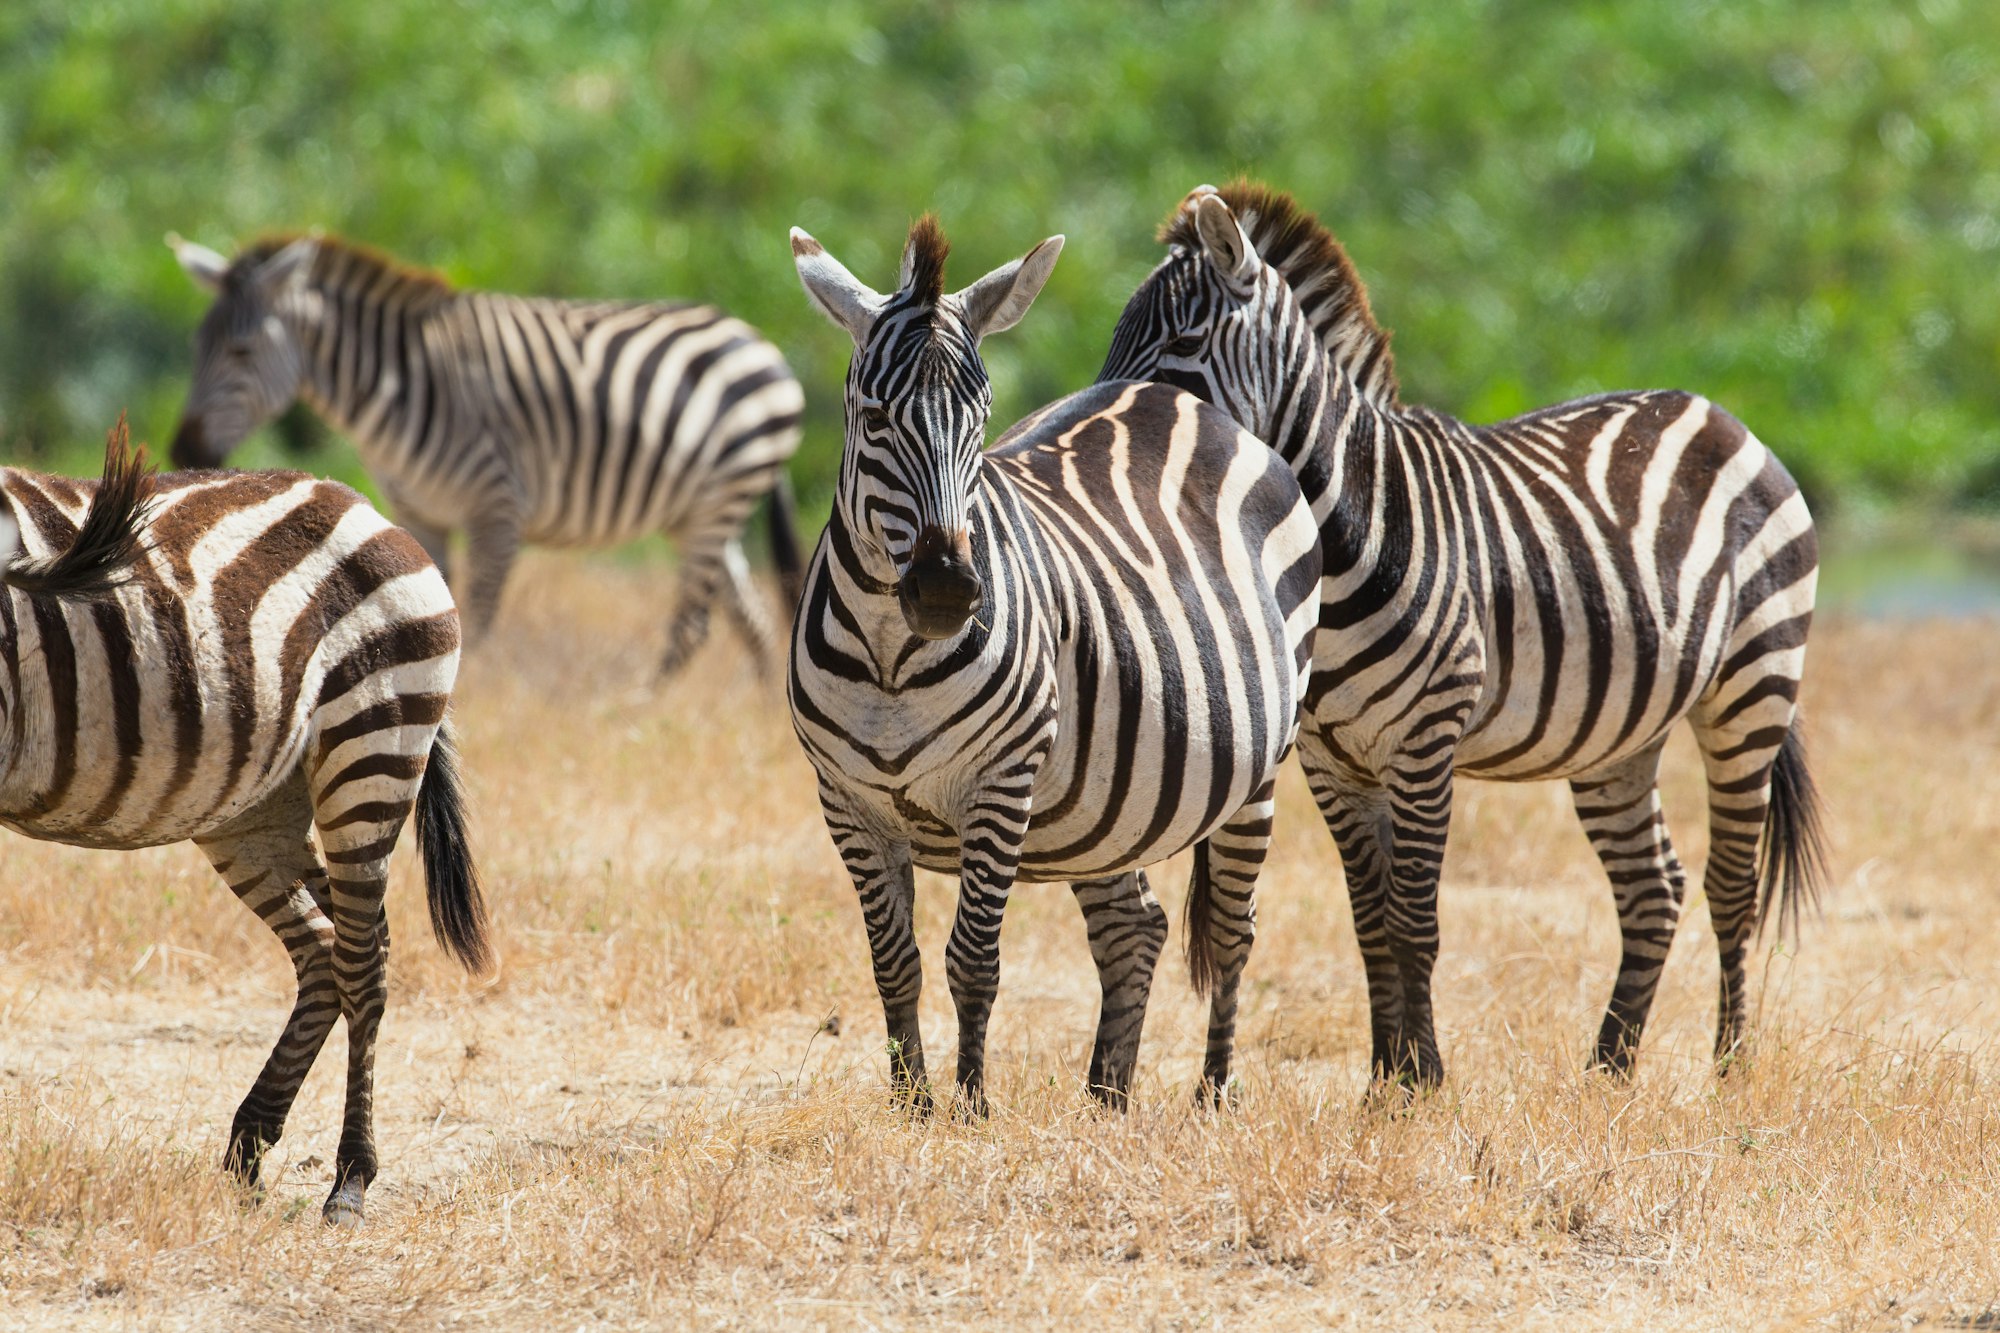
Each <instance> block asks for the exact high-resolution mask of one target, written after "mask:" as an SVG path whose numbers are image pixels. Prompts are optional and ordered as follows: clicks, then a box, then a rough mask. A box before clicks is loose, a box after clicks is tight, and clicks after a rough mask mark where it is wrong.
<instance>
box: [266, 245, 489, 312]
mask: <svg viewBox="0 0 2000 1333" xmlns="http://www.w3.org/2000/svg"><path fill="white" fill-rule="evenodd" d="M311 234H312V233H308V232H297V231H294V232H273V233H271V234H269V235H266V236H260V237H258V238H257V239H256V240H254V241H252V242H251V243H250V244H249V245H248V246H246V247H244V249H243V252H242V253H241V254H239V255H237V256H236V258H235V259H234V260H232V261H231V262H230V265H229V272H230V274H231V275H232V276H233V275H235V274H237V273H250V272H252V271H254V270H255V269H256V268H257V266H258V265H260V264H262V263H263V262H264V261H265V260H267V259H269V258H270V257H271V256H272V255H275V254H277V253H278V252H279V251H280V250H282V249H284V248H285V247H286V246H288V245H290V244H291V243H292V242H294V241H297V240H301V239H303V238H305V237H306V236H308V235H311ZM313 239H314V240H316V241H318V242H319V249H318V253H316V254H315V255H314V256H313V265H312V280H313V281H314V282H315V283H316V284H319V285H322V286H336V287H359V288H364V289H366V288H371V287H373V286H374V285H375V284H376V283H377V282H378V281H379V280H381V279H383V278H385V277H386V278H393V279H395V280H396V281H397V282H398V284H399V286H400V287H401V290H402V292H403V295H404V296H405V298H406V299H414V300H417V301H422V300H423V299H424V298H426V297H430V298H435V299H438V300H442V299H444V298H445V297H448V296H451V295H453V294H454V293H455V292H456V291H457V288H455V287H453V286H452V284H451V279H449V278H447V277H445V276H444V274H442V273H439V272H437V271H436V270H435V269H428V268H418V267H417V266H416V265H414V264H406V263H404V262H403V261H402V260H400V259H398V258H396V257H395V256H394V255H392V254H389V253H388V252H387V251H383V250H377V249H376V248H375V247H373V246H370V245H363V244H361V243H360V242H359V241H350V240H348V239H346V238H345V237H341V236H330V235H325V234H320V235H315V236H313Z"/></svg>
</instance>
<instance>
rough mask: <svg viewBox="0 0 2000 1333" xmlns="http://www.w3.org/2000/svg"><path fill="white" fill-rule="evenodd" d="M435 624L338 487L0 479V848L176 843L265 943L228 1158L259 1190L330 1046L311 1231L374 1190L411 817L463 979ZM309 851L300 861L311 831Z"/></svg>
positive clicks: (436, 920)
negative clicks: (334, 1135) (388, 969)
mask: <svg viewBox="0 0 2000 1333" xmlns="http://www.w3.org/2000/svg"><path fill="white" fill-rule="evenodd" d="M457 670H458V613H457V611H456V610H455V609H454V608H453V606H452V602H451V594H450V593H449V592H448V591H447V590H446V588H445V584H444V579H443V578H442V577H440V576H439V574H438V572H437V570H436V568H435V567H433V566H432V564H431V562H430V559H429V558H428V557H427V556H426V555H425V554H424V552H423V549H422V548H421V547H420V546H418V545H417V543H416V541H415V540H414V539H412V538H411V537H410V535H409V534H408V533H405V532H403V531H401V530H399V529H397V528H394V527H391V526H390V525H389V523H388V522H387V521H386V520H384V519H383V518H382V516H381V515H380V514H378V513H376V512H375V511H374V510H373V509H372V508H370V507H369V505H368V503H367V501H366V500H364V499H362V497H360V496H359V495H356V494H355V493H354V492H353V491H351V490H349V489H348V488H347V487H345V486H342V485H339V484H338V483H336V482H330V481H318V480H315V479H314V478H312V477H307V476H302V475H300V474H298V473H294V472H255V473H200V472H197V473H181V474H175V475H169V476H165V477H157V478H156V477H153V476H152V475H150V474H149V473H148V472H146V471H145V470H144V469H143V468H142V466H141V465H140V463H139V462H138V460H137V459H136V458H135V457H133V456H132V455H131V454H130V453H128V452H127V450H126V448H125V440H124V435H123V430H122V427H121V429H120V430H119V431H118V432H114V434H113V437H112V445H111V447H110V448H109V449H108V450H107V452H106V458H105V466H104V475H103V478H102V479H101V480H100V481H97V482H89V481H71V480H69V479H66V478H63V477H53V476H46V475H43V474H39V473H34V472H24V471H21V470H20V469H18V468H0V824H5V825H6V826H7V827H9V828H11V829H13V830H15V831H16V832H18V833H24V834H26V835H27V836H29V837H31V838H40V839H42V840H44V841H48V842H62V843H69V844H71V845H73V846H78V847H117V848H132V847H149V846H156V845H159V844H162V843H170V842H179V841H182V840H184V839H185V840H188V841H192V842H193V843H194V844H195V845H196V846H197V847H199V848H200V849H201V850H202V852H203V853H204V854H205V855H206V856H207V857H208V859H209V860H210V861H211V862H212V863H213V864H214V866H215V869H216V871H217V873H218V874H220V875H221V876H222V877H223V879H224V880H225V881H227V882H228V884H229V887H230V888H231V889H232V890H233V891H234V892H235V894H236V896H237V897H239V898H241V899H242V900H243V902H244V904H245V905H246V906H248V907H249V908H250V910H252V911H253V912H255V913H257V915H258V916H259V917H261V918H263V921H264V924H265V925H267V926H269V927H270V928H271V930H272V931H273V933H275V934H276V935H277V937H278V939H279V941H280V942H281V943H283V944H284V946H285V949H286V951H287V952H289V953H290V954H291V958H292V966H293V967H294V968H295V969H297V972H298V1002H297V1004H296V1005H295V1006H294V1007H293V1009H292V1013H291V1017H290V1018H289V1019H288V1020H287V1021H286V1023H285V1030H284V1033H283V1035H282V1036H280V1037H279V1038H278V1043H277V1045H276V1047H275V1048H274V1049H273V1050H272V1052H271V1056H270V1059H269V1060H267V1061H266V1062H265V1065H264V1068H263V1072H261V1073H260V1074H258V1076H257V1081H256V1082H255V1084H253V1085H252V1087H251V1089H250V1095H249V1096H247V1097H245V1098H244V1099H243V1104H242V1106H241V1107H240V1108H239V1109H238V1110H237V1112H236V1120H235V1124H234V1126H233V1127H232V1128H231V1130H230V1135H229V1149H228V1154H227V1157H226V1159H225V1161H226V1163H227V1165H228V1167H229V1169H230V1170H232V1171H233V1172H234V1173H235V1174H236V1175H237V1176H238V1177H240V1178H241V1179H242V1180H243V1181H244V1182H245V1184H247V1185H249V1186H251V1187H252V1188H255V1186H256V1185H257V1181H258V1174H259V1166H260V1162H261V1159H262V1157H263V1155H264V1151H265V1149H266V1148H268V1147H269V1146H270V1145H271V1144H273V1143H276V1142H277V1141H278V1136H279V1135H280V1134H281V1133H282V1132H283V1131H284V1127H285V1116H286V1113H287V1112H288V1111H289V1110H290V1109H291V1105H292V1100H293V1098H294V1097H296V1096H297V1094H298V1090H299V1085H300V1084H301V1083H302V1082H303V1081H304V1080H305V1076H306V1071H307V1070H308V1069H310V1068H311V1067H312V1063H313V1060H314V1058H315V1057H316V1056H317V1055H318V1054H319V1050H320V1047H321V1045H322V1044H323V1043H324V1042H325V1041H326V1037H327V1034H328V1032H329V1031H330V1030H331V1029H332V1027H333V1024H334V1021H335V1020H336V1019H338V1018H340V1017H342V1016H343V1015H344V1016H345V1017H346V1019H347V1033H348V1063H347V1108H346V1117H345V1121H344V1123H343V1125H342V1129H341V1135H340V1150H339V1153H338V1157H337V1161H336V1167H335V1176H334V1186H333V1192H332V1194H331V1195H330V1196H329V1197H328V1198H327V1201H326V1208H325V1216H326V1219H327V1221H329V1222H333V1223H336V1224H339V1225H343V1226H354V1225H358V1224H359V1223H360V1221H361V1211H362V1196H363V1194H364V1193H365V1192H366V1190H367V1188H368V1184H369V1182H370V1181H371V1180H373V1179H374V1177H375V1137H374V1126H373V1106H374V1083H375V1072H374V1071H375V1034H376V1029H377V1026H378V1025H379V1023H380V1021H381V1018H382V1007H383V1003H384V1000H385V999H386V997H387V983H386V980H385V977H384V962H385V958H386V954H387V951H388V947H389V937H388V923H387V920H386V919H385V917H384V916H383V912H382V895H383V889H384V886H385V882H386V877H387V875H388V873H389V853H390V851H391V850H392V849H393V848H394V847H395V845H396V838H397V835H398V834H399V833H400V832H401V831H402V827H403V822H404V820H405V819H407V818H408V817H409V815H410V812H411V809H412V807H413V806H414V808H415V811H416V817H417V834H418V841H419V843H420V845H421V847H422V851H423V861H424V874H425V877H426V879H427V880H428V881H429V885H430V915H431V926H432V928H433V929H434V930H435V931H436V933H437V937H438V940H439V942H440V943H442V944H443V945H444V947H445V948H446V949H447V950H449V951H450V952H451V953H452V954H453V955H454V956H455V957H457V958H458V959H459V961H460V962H462V963H464V964H465V966H466V967H467V968H469V969H472V970H475V971H476V970H479V969H481V968H483V967H485V966H486V963H487V959H488V956H489V951H488V947H487V941H486V920H485V908H484V906H483V904H482V902H481V898H480V893H479V884H478V880H477V878H476V877H475V875H474V873H473V867H472V857H471V854H470V852H469V850H468V847H467V844H466V837H465V811H464V797H463V795H462V793H461V791H460V787H459V779H458V772H457V760H456V758H455V756H454V752H453V749H452V738H451V730H450V727H449V726H448V725H447V723H446V721H445V704H446V702H447V700H448V699H449V698H450V696H451V686H452V680H453V678H454V676H455V675H456V674H457ZM315 828H317V829H318V831H319V845H318V846H317V847H315V846H314V839H313V831H314V829H315Z"/></svg>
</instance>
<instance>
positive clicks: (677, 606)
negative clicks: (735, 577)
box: [660, 525, 747, 679]
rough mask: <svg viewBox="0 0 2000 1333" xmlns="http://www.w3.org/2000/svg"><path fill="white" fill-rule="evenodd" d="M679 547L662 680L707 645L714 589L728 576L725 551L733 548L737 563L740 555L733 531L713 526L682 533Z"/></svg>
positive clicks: (661, 666) (662, 658)
mask: <svg viewBox="0 0 2000 1333" xmlns="http://www.w3.org/2000/svg"><path fill="white" fill-rule="evenodd" d="M680 547H681V572H680V579H679V583H678V587H677V589H676V592H675V602H674V614H673V618H672V619H671V620H669V621H668V622H667V651H666V652H665V654H664V655H662V656H661V658H660V676H661V678H662V679H664V678H666V677H668V676H673V675H677V674H679V672H680V671H681V670H682V668H684V667H686V666H687V664H688V662H689V660H690V659H691V658H693V657H694V655H695V653H696V652H698V651H699V650H700V648H701V646H702V645H703V644H704V643H707V642H708V616H709V609H710V607H711V606H713V605H714V602H715V594H716V589H717V588H718V587H720V586H721V584H722V583H723V581H724V579H725V578H727V577H728V575H729V557H728V552H729V551H730V550H731V549H732V548H733V549H736V553H737V559H739V560H741V559H742V555H743V553H742V550H741V549H740V548H736V547H735V538H734V536H733V535H732V532H731V531H730V530H723V529H721V528H720V527H718V526H716V525H710V526H708V527H706V528H704V530H703V531H702V532H700V533H693V534H684V535H683V536H682V537H681V541H680ZM746 573H747V571H746Z"/></svg>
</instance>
